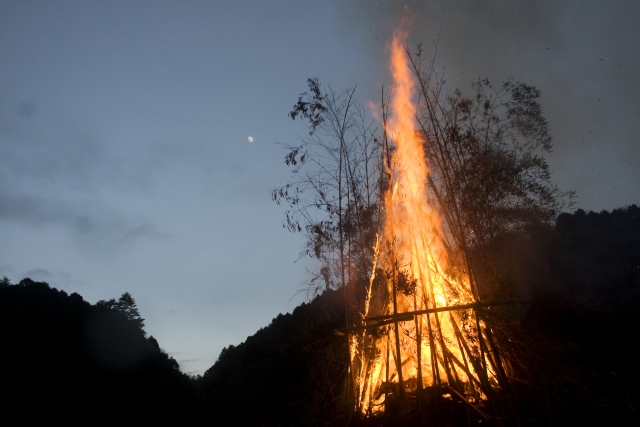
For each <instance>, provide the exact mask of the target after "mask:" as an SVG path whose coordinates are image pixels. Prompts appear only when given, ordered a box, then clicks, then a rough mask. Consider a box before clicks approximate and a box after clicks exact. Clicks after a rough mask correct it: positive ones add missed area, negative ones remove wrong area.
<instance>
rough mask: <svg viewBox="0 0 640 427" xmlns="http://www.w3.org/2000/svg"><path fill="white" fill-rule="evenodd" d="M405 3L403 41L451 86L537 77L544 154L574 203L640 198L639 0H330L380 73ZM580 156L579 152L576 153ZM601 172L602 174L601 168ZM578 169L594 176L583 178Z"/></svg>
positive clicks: (610, 203)
mask: <svg viewBox="0 0 640 427" xmlns="http://www.w3.org/2000/svg"><path fill="white" fill-rule="evenodd" d="M405 6H406V7H407V8H408V9H409V10H410V11H411V13H410V15H411V16H412V17H413V24H412V26H411V27H410V28H411V30H410V36H409V40H408V44H409V47H410V48H413V47H414V46H415V45H416V44H417V43H423V44H424V51H425V53H426V54H427V55H433V54H434V52H435V46H434V44H435V43H436V41H438V40H439V41H438V46H437V55H436V67H437V68H438V69H439V70H440V71H444V73H445V76H446V79H447V81H448V84H449V88H450V89H451V88H453V87H460V88H462V89H463V90H464V89H467V88H469V83H470V81H471V80H472V79H477V78H484V77H488V78H489V79H490V80H492V81H493V82H500V81H504V80H505V79H507V78H515V79H519V80H523V81H525V82H527V83H532V84H535V85H536V86H537V87H538V88H539V89H541V91H542V99H541V101H542V106H543V109H544V111H545V113H546V115H547V117H548V118H549V121H550V124H551V127H552V131H553V134H554V140H555V150H554V154H553V155H552V156H550V157H549V162H550V165H551V166H552V168H553V169H554V171H555V175H554V176H555V179H556V180H557V181H559V182H560V184H561V187H563V188H565V189H578V190H579V192H578V196H579V201H578V202H579V205H580V206H581V207H584V208H587V209H596V210H599V209H602V208H606V209H611V208H614V207H618V206H621V205H625V204H629V203H638V201H640V189H639V188H638V186H637V185H635V184H634V183H637V182H640V164H638V161H639V160H640V143H639V142H640V141H638V137H637V135H638V129H637V128H638V125H637V123H638V120H639V118H640V115H639V114H638V111H640V80H639V79H637V78H636V77H634V76H636V74H637V73H636V70H638V69H639V68H640V50H638V49H637V46H636V45H637V42H636V41H637V40H638V38H639V37H640V35H639V34H638V31H639V30H638V26H637V22H638V20H639V19H640V3H638V2H610V3H607V4H606V5H605V4H604V3H602V2H597V1H593V0H591V1H589V0H587V1H585V0H582V1H563V2H558V1H553V0H539V1H529V0H516V1H506V0H488V1H467V0H446V1H445V0H429V1H413V0H408V1H403V2H397V1H391V0H389V1H382V0H379V1H376V2H370V1H366V0H350V1H337V2H335V7H336V10H337V17H338V19H339V20H340V22H341V28H342V31H343V33H344V35H345V37H346V39H347V40H349V42H350V43H351V44H352V45H353V46H354V47H355V48H357V49H359V50H361V51H364V52H365V53H364V56H365V57H366V58H367V61H368V64H369V65H368V68H373V69H378V70H382V71H381V72H380V73H379V76H380V75H383V76H385V77H386V75H387V74H388V73H387V65H386V64H387V58H386V55H387V53H386V51H385V48H386V46H387V44H388V43H389V41H390V38H391V36H392V34H393V29H394V28H395V27H396V26H397V24H398V23H399V20H400V18H401V17H402V16H403V14H405V13H406V12H405ZM578 159H581V160H580V161H577V160H578ZM598 175H599V176H598ZM585 178H586V179H587V180H592V181H593V182H592V184H589V185H585Z"/></svg>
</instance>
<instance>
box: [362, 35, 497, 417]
mask: <svg viewBox="0 0 640 427" xmlns="http://www.w3.org/2000/svg"><path fill="white" fill-rule="evenodd" d="M406 36H407V33H406V32H405V31H402V30H401V31H397V32H396V34H395V35H394V38H393V42H392V44H391V72H392V75H393V81H394V86H393V96H392V99H391V102H390V105H389V113H390V117H389V120H388V122H387V123H386V127H385V130H386V132H387V135H388V136H389V138H390V139H391V141H392V142H393V144H394V149H393V150H391V151H392V155H391V159H390V162H388V163H387V167H388V169H387V173H388V174H389V177H390V185H389V188H390V190H389V191H387V192H386V194H385V195H384V200H383V206H384V227H383V230H382V232H381V235H380V236H379V239H378V241H377V243H376V247H375V248H374V253H375V263H374V266H373V271H372V274H371V280H370V282H369V288H368V289H367V293H366V297H365V303H364V307H363V313H362V314H363V318H364V321H365V323H366V326H363V328H362V329H359V330H358V331H359V332H358V334H353V335H351V338H350V350H351V358H352V360H351V366H352V372H353V373H354V375H353V387H354V395H355V403H356V406H357V408H358V410H360V411H362V412H363V413H375V412H378V411H380V410H383V409H384V408H385V405H387V404H389V403H390V402H391V400H392V399H393V400H394V401H395V402H397V405H399V406H400V407H402V406H403V405H404V406H405V407H406V406H407V405H409V403H408V402H409V401H410V400H411V399H412V398H415V397H418V398H419V395H420V393H421V392H422V390H424V389H425V388H428V387H432V388H433V389H434V390H438V391H441V392H440V395H441V396H443V397H444V398H446V396H445V393H446V394H447V396H448V397H449V398H451V393H453V394H454V395H456V396H458V397H459V398H460V399H464V400H466V401H467V402H469V403H471V402H477V401H479V400H482V399H486V397H487V394H488V393H490V391H491V388H493V387H495V386H496V381H495V377H496V374H495V372H494V371H495V369H494V366H497V365H498V364H500V363H501V362H499V361H498V363H497V364H494V363H492V360H491V357H490V355H488V354H487V351H488V349H489V345H488V344H487V342H486V338H485V335H486V333H485V325H484V323H483V322H482V321H480V320H478V319H477V317H476V315H475V312H474V311H473V310H472V309H471V308H467V309H455V310H451V309H445V310H442V311H439V312H433V309H437V308H443V307H451V306H457V305H469V304H472V303H474V302H476V298H474V296H473V293H472V291H471V284H470V281H469V275H468V272H467V270H466V268H465V267H464V266H460V265H456V263H455V262H453V260H452V257H451V256H450V251H451V249H449V248H447V246H446V244H445V243H444V241H443V238H444V236H445V234H444V231H443V225H442V222H441V220H440V216H439V213H438V211H437V209H435V208H434V207H433V204H432V202H431V200H430V197H429V191H428V188H427V177H428V173H429V170H428V167H427V165H426V163H425V155H424V149H423V143H425V141H424V139H423V137H422V136H421V135H420V134H418V133H417V132H416V130H415V126H414V120H413V118H414V114H415V108H416V107H415V105H414V103H413V101H412V100H413V91H414V82H413V79H412V73H411V70H410V69H409V66H408V63H407V55H406V53H405V50H404V46H403V44H404V40H405V39H406ZM427 143H428V142H427ZM430 310H431V311H432V312H429V311H430ZM425 311H426V313H425ZM416 312H418V313H416ZM403 313H404V315H403ZM372 325H375V326H372ZM478 331H481V333H480V335H478ZM498 369H501V368H498ZM445 390H446V391H445Z"/></svg>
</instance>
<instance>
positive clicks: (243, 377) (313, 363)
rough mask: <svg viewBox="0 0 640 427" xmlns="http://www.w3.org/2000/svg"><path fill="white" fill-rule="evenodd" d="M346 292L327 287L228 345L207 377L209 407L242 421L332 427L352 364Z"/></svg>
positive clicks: (341, 410)
mask: <svg viewBox="0 0 640 427" xmlns="http://www.w3.org/2000/svg"><path fill="white" fill-rule="evenodd" d="M343 307H344V302H343V300H342V292H338V291H326V292H324V293H323V294H322V295H320V296H318V297H316V298H315V299H314V300H313V301H311V302H310V303H308V304H302V305H301V306H299V307H297V308H296V309H295V310H294V311H293V313H291V314H285V315H282V314H280V315H278V317H276V318H275V319H273V321H272V322H271V324H270V325H269V326H267V327H265V328H263V329H261V330H259V331H258V332H257V333H256V334H254V335H253V336H251V337H249V338H247V340H246V341H245V342H244V343H242V344H240V345H238V346H229V347H227V348H225V349H224V350H222V352H221V353H220V356H219V357H218V361H217V362H216V363H215V365H213V366H212V367H211V368H210V369H209V370H207V371H206V372H205V374H204V376H203V377H202V380H201V382H202V389H203V392H204V395H205V400H206V404H207V406H208V407H209V408H210V410H213V411H214V413H221V414H222V413H227V414H234V416H235V424H237V425H265V426H294V425H305V426H315V425H318V426H319V425H326V423H327V422H328V421H330V420H331V419H332V418H335V417H339V416H340V415H341V414H344V413H346V412H348V411H345V408H342V407H341V406H340V404H341V400H340V399H339V397H340V395H341V394H342V393H343V392H344V378H345V375H346V374H347V368H348V363H349V357H348V350H347V342H346V339H345V338H344V337H338V336H336V335H335V334H334V333H333V330H334V329H335V328H338V327H341V326H343V325H344V317H343V314H342V313H343Z"/></svg>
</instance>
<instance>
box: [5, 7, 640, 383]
mask: <svg viewBox="0 0 640 427" xmlns="http://www.w3.org/2000/svg"><path fill="white" fill-rule="evenodd" d="M406 10H409V11H410V12H409V13H410V14H411V15H412V16H413V25H412V27H411V31H410V40H409V47H410V48H411V47H413V46H415V45H416V44H417V43H422V44H423V48H424V51H425V54H429V55H432V54H434V53H435V49H434V42H435V41H436V40H437V39H439V42H438V53H437V56H436V64H438V67H440V70H444V73H445V75H446V76H447V82H448V86H449V88H451V89H453V88H454V87H461V88H463V89H467V88H468V87H469V82H470V81H471V80H472V79H477V78H480V77H488V78H489V79H490V80H491V81H493V82H496V83H499V82H501V81H503V80H504V79H506V78H510V77H512V78H514V79H516V80H522V81H524V82H526V83H531V84H534V85H536V86H537V87H538V88H539V89H540V90H541V91H542V98H541V103H542V106H543V110H544V113H545V115H546V117H547V118H548V119H549V122H550V125H551V129H552V134H553V137H554V143H555V148H554V152H553V153H552V154H551V155H549V156H548V161H549V164H550V165H551V168H552V169H553V180H554V181H555V182H557V183H558V184H559V186H560V188H561V189H562V190H576V192H577V196H578V197H577V200H576V206H575V209H577V208H583V209H585V210H594V211H600V210H603V209H606V210H611V209H614V208H618V207H623V206H626V205H629V204H640V185H638V184H639V183H640V137H639V136H638V135H639V132H640V113H639V112H640V72H639V70H640V25H639V23H640V2H637V1H630V0H629V1H623V0H612V1H607V2H605V1H589V0H583V1H555V0H554V1H552V0H539V1H533V0H529V1H524V0H521V1H507V0H503V1H498V0H494V1H481V0H475V1H472V0H465V1H463V0H454V1H406V2H399V1H377V2H376V1H356V0H348V1H347V0H342V1H333V2H332V1H315V2H311V1H300V0H298V1H291V0H289V1H162V0H153V1H135V0H128V1H115V0H109V1H88V0H84V1H26V0H20V1H13V0H0V236H1V237H0V238H1V241H2V245H0V276H7V277H9V279H11V281H12V282H13V283H17V282H18V281H20V280H21V279H22V278H24V277H31V278H32V279H34V280H43V281H47V282H49V283H50V284H51V285H52V286H54V287H56V288H58V289H61V290H64V291H66V292H67V293H72V292H78V293H80V294H81V295H82V296H83V297H84V298H85V299H86V300H88V301H89V302H91V303H95V302H96V301H98V300H100V299H109V298H113V297H115V298H117V297H119V296H120V295H121V294H122V293H123V292H126V291H128V292H130V293H131V294H132V295H133V297H134V298H135V299H136V302H137V303H138V307H139V308H140V311H141V314H142V316H143V317H144V318H145V319H146V321H145V323H146V330H147V332H148V333H149V334H151V335H153V336H154V337H156V338H157V339H158V341H159V342H160V345H161V346H162V347H163V348H164V349H165V350H166V351H167V352H168V353H169V354H171V355H172V356H173V357H175V358H176V359H177V360H178V362H179V363H180V366H181V368H182V370H183V371H184V372H187V373H190V374H195V373H202V372H203V371H204V370H206V369H207V368H209V367H210V366H211V365H212V364H213V363H214V362H215V361H216V359H217V356H218V354H219V353H220V350H221V349H222V348H223V347H224V346H227V345H229V344H239V343H240V342H242V341H244V340H245V339H246V337H247V336H248V335H251V334H253V333H255V332H256V331H257V330H258V329H259V328H261V327H263V326H266V325H268V324H269V322H270V321H271V319H272V318H273V317H275V316H276V315H277V314H278V313H284V312H290V311H292V310H293V309H294V308H295V307H296V306H297V305H298V304H299V303H300V302H302V301H304V293H297V292H298V291H299V290H301V289H302V287H301V286H302V283H303V282H304V280H305V279H306V278H307V273H306V268H309V267H311V264H309V262H308V261H305V260H301V261H299V262H295V261H296V260H297V259H298V253H299V251H300V247H301V245H302V243H303V241H304V238H303V236H300V235H292V234H289V233H288V232H287V231H285V230H284V229H283V228H282V222H283V213H284V209H283V208H282V207H279V206H276V205H275V204H274V203H273V202H272V201H271V189H272V188H274V187H276V186H278V185H279V184H281V183H282V180H283V179H286V178H287V176H288V170H287V167H286V166H285V164H284V161H283V160H284V154H285V151H284V150H283V148H282V146H280V145H278V143H284V144H294V143H296V141H297V139H298V138H299V137H300V136H302V135H304V134H305V133H306V129H305V127H304V125H303V123H301V122H294V121H292V120H291V119H290V118H289V117H288V116H287V113H288V112H289V111H290V110H291V108H292V106H293V104H294V103H295V101H296V100H297V96H298V94H299V93H300V92H302V91H304V90H305V89H306V79H307V78H308V77H317V78H319V79H320V81H321V82H323V83H325V84H330V85H331V87H332V88H334V89H336V90H341V89H345V88H347V87H352V86H354V85H357V91H356V96H357V99H358V101H359V102H361V103H362V104H366V103H367V101H373V102H377V101H378V100H379V99H380V88H381V87H382V86H383V85H387V84H388V83H389V76H388V74H389V73H388V65H387V54H388V51H387V49H386V47H387V44H388V42H389V41H390V39H391V36H392V32H393V28H394V25H396V24H397V23H398V20H399V18H400V16H401V15H402V14H403V13H407V12H406ZM249 137H251V138H252V139H253V141H252V142H250V140H249Z"/></svg>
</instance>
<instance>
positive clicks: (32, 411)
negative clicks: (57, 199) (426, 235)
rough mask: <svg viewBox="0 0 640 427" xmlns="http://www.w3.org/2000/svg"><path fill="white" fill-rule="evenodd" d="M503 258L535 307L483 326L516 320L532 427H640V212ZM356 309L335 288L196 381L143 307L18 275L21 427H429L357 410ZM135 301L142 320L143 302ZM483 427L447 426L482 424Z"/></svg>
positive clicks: (13, 392)
mask: <svg viewBox="0 0 640 427" xmlns="http://www.w3.org/2000/svg"><path fill="white" fill-rule="evenodd" d="M488 251H489V253H488V254H487V256H488V257H490V258H491V260H492V262H493V263H494V265H495V266H496V268H497V271H498V273H499V274H498V276H497V280H498V281H499V283H500V287H501V288H500V289H501V291H502V292H505V295H508V296H510V297H513V298H526V299H529V300H531V301H532V302H531V303H530V304H527V305H522V306H502V307H500V308H499V309H497V308H496V309H487V310H485V311H484V312H483V314H482V315H483V316H488V317H491V318H492V319H493V321H494V322H500V323H499V326H500V327H499V328H497V331H498V332H496V334H497V336H496V337H495V339H496V341H497V342H500V345H501V354H505V355H506V356H508V357H509V360H510V362H511V364H510V369H512V370H513V372H514V373H515V375H514V378H515V380H514V381H512V382H511V383H510V390H509V393H510V396H511V398H512V402H513V404H514V405H515V410H516V412H517V414H518V417H519V422H520V425H522V426H542V425H544V426H547V425H556V426H602V425H610V426H630V425H638V424H639V423H640V419H639V417H638V408H640V391H639V390H640V389H639V388H638V384H640V367H639V366H638V363H637V360H638V350H636V343H635V341H636V340H637V331H636V329H637V325H636V324H637V321H636V320H637V313H638V310H640V208H638V207H637V206H635V205H632V206H629V207H626V208H621V209H615V210H613V211H612V212H606V211H603V212H601V213H594V212H585V211H582V210H578V211H577V212H575V213H574V214H562V215H560V216H559V217H558V218H557V221H556V225H555V228H547V227H542V228H531V229H525V230H519V231H514V232H512V233H509V234H505V235H503V236H501V238H500V239H496V240H495V241H494V243H493V244H492V245H491V246H489V247H488ZM410 285H411V283H410V281H409V280H407V281H406V284H405V287H404V288H403V289H405V288H406V291H407V292H409V291H410V287H411V286H410ZM347 286H352V285H347ZM125 295H126V294H125ZM343 298H344V294H343V292H339V291H334V290H329V291H325V292H324V293H322V294H321V295H319V296H318V297H316V298H315V299H314V300H313V301H311V302H309V303H306V304H302V305H301V306H299V307H297V308H296V309H295V310H294V311H293V312H292V313H291V314H285V315H282V314H280V315H278V316H277V317H276V318H275V319H273V321H272V322H271V324H270V325H268V326H266V327H265V328H263V329H261V330H259V331H258V332H257V333H256V334H254V335H253V336H251V337H249V338H247V340H246V341H245V342H244V343H242V344H239V345H237V346H233V345H231V346H229V347H227V348H225V349H224V350H223V351H222V352H221V353H220V356H219V358H218V361H217V362H216V363H215V364H214V365H213V366H212V367H211V368H210V369H209V370H207V371H206V373H205V374H204V375H203V376H202V377H200V376H198V377H192V378H190V377H188V376H186V375H185V374H183V373H181V372H180V370H179V366H178V364H177V362H176V361H175V360H174V359H173V358H171V357H169V356H168V355H167V354H166V353H165V352H163V351H162V350H161V348H160V346H159V344H158V342H157V340H156V339H155V338H154V337H152V336H149V337H146V336H145V332H144V330H143V329H142V327H141V323H140V322H138V321H136V319H138V318H140V317H139V316H140V313H139V312H137V310H135V311H130V312H129V315H127V312H125V311H121V310H119V309H117V308H116V303H117V301H116V300H115V299H114V300H109V301H102V302H100V303H99V304H96V305H91V304H89V303H88V302H86V301H84V299H83V298H82V297H81V296H80V295H78V294H77V293H73V294H71V295H67V293H65V292H64V291H59V290H57V289H54V288H51V287H50V286H49V285H48V284H47V283H45V282H35V281H32V280H30V279H24V280H22V281H21V282H20V283H19V284H15V285H13V284H11V283H10V281H9V280H8V279H6V278H3V279H2V280H0V340H1V342H2V343H3V351H2V352H0V363H1V365H0V366H2V369H1V370H0V383H1V384H2V385H3V389H4V390H8V391H9V392H8V393H5V394H4V397H3V408H5V414H6V415H5V416H9V415H15V414H20V416H21V417H22V419H23V420H24V422H29V421H43V420H44V421H47V422H51V421H55V420H67V421H71V422H78V423H79V422H88V421H87V420H94V419H96V418H100V419H101V420H111V421H114V422H115V421H117V422H123V421H122V420H123V417H126V419H127V420H132V421H136V422H146V423H150V422H155V423H159V422H163V423H166V422H167V421H172V422H176V423H181V424H184V423H193V422H211V421H213V422H214V423H216V422H218V420H224V422H225V423H226V424H230V425H249V426H251V425H254V426H294V425H299V426H316V425H318V426H319V425H333V426H345V425H350V426H365V425H369V424H367V423H369V422H371V421H375V422H376V424H375V425H393V426H405V425H406V426H408V425H415V422H414V421H412V420H411V419H410V418H408V417H405V418H404V419H403V418H398V417H397V416H396V417H395V418H394V419H393V420H391V419H389V418H384V417H377V418H375V420H369V421H367V420H365V419H361V418H359V417H358V416H357V415H356V414H353V413H352V412H351V411H350V409H349V408H346V407H344V406H343V402H344V400H343V399H342V398H341V397H342V396H343V393H344V392H345V384H346V378H347V375H348V369H347V368H348V364H349V360H348V350H347V340H346V337H344V336H337V335H336V334H335V333H334V330H335V329H336V328H340V327H343V325H344V322H345V319H344V300H343ZM122 300H123V303H125V305H126V306H127V307H134V308H135V301H134V300H133V298H132V297H131V296H130V295H129V296H128V297H125V298H123V299H122ZM110 301H111V302H110ZM132 313H133V314H132ZM445 403H446V402H445ZM441 409H442V410H444V409H443V408H441ZM124 414H126V415H124ZM476 418H477V417H476ZM469 419H471V420H472V421H473V420H474V418H473V417H471V418H465V419H464V420H462V419H459V420H457V419H454V418H451V420H449V419H447V422H449V421H450V422H449V424H450V425H465V426H466V425H469ZM456 420H457V421H456ZM89 422H90V421H89ZM475 422H476V421H473V423H475ZM511 422H512V420H496V419H488V420H483V423H482V424H481V425H483V426H484V425H499V424H500V423H502V425H511V424H510V423H511ZM473 423H472V424H473Z"/></svg>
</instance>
